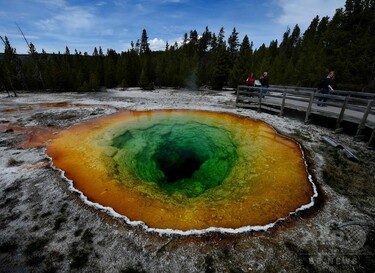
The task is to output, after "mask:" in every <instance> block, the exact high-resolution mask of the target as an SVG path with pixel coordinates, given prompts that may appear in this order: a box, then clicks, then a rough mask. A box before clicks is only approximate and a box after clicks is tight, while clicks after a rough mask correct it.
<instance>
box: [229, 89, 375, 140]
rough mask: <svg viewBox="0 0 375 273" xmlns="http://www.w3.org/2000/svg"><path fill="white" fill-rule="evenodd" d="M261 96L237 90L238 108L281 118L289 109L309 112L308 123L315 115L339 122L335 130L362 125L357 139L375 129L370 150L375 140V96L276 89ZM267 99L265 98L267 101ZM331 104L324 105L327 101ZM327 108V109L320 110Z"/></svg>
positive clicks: (257, 93)
mask: <svg viewBox="0 0 375 273" xmlns="http://www.w3.org/2000/svg"><path fill="white" fill-rule="evenodd" d="M266 90H267V93H266V94H262V93H261V87H253V86H246V85H239V86H238V87H237V97H236V106H237V107H248V108H255V109H257V110H258V111H261V110H262V109H264V110H268V111H273V112H277V113H278V114H279V115H280V116H282V115H283V114H284V111H285V109H295V110H298V111H302V112H305V123H308V122H309V121H310V115H311V114H317V115H321V116H326V117H330V118H334V119H336V125H335V130H336V132H340V131H341V130H342V128H341V125H342V122H343V121H344V120H345V121H349V122H352V123H355V124H358V127H357V132H356V134H355V138H357V139H360V138H362V137H363V135H362V132H363V129H364V128H366V127H367V128H370V129H372V134H371V136H370V139H369V141H368V146H372V144H373V142H374V138H375V94H372V93H361V92H353V91H343V90H335V91H334V92H333V93H331V94H328V95H325V94H322V93H320V92H318V91H317V89H315V88H306V87H295V86H278V85H272V86H270V87H269V88H267V89H266ZM263 95H264V97H263ZM325 99H326V100H327V101H325V102H324V100H325ZM320 104H323V106H320Z"/></svg>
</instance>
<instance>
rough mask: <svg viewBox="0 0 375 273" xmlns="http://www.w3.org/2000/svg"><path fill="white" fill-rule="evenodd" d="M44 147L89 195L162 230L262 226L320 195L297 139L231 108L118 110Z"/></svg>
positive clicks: (112, 209)
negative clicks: (207, 109) (225, 111)
mask: <svg viewBox="0 0 375 273" xmlns="http://www.w3.org/2000/svg"><path fill="white" fill-rule="evenodd" d="M47 154H48V155H49V156H50V157H51V158H52V161H53V166H54V167H55V168H57V169H60V170H62V171H63V173H64V176H65V177H66V178H67V179H68V180H69V181H71V183H72V184H71V185H72V187H73V188H74V190H76V191H78V192H80V193H81V194H82V197H83V199H84V200H85V201H86V202H88V203H89V204H91V205H94V206H96V207H98V208H100V209H104V210H106V211H107V212H109V213H110V214H113V215H114V216H116V217H123V218H124V219H125V220H126V221H127V222H128V223H129V224H134V225H142V226H144V227H145V228H146V229H148V230H153V231H155V230H156V231H158V232H176V233H182V234H190V233H201V232H206V231H211V230H221V231H224V232H242V231H246V230H262V229H267V228H269V227H271V226H272V225H274V223H275V222H277V221H279V220H280V219H283V218H285V217H287V216H289V215H290V214H291V213H294V212H296V211H298V210H302V209H307V208H309V207H311V206H313V204H314V198H315V197H316V196H317V191H316V187H315V185H314V183H313V181H312V179H311V176H310V174H309V173H308V171H307V167H306V161H305V158H304V155H303V152H302V149H301V147H300V145H299V144H298V143H297V142H295V141H293V140H291V139H289V138H287V137H285V136H282V135H280V134H278V133H277V132H276V131H275V130H274V129H273V128H272V127H270V126H269V125H267V124H265V123H264V122H261V121H258V120H253V119H250V118H246V117H240V116H237V115H233V114H228V113H218V112H208V111H194V110H154V111H141V112H137V111H124V112H120V113H117V114H114V115H111V116H107V117H103V118H99V119H96V120H91V121H88V122H84V123H81V124H78V125H76V126H73V127H71V128H70V129H67V130H65V131H62V133H61V135H60V136H59V137H57V138H56V139H55V140H53V141H52V142H51V143H50V144H49V146H48V148H47Z"/></svg>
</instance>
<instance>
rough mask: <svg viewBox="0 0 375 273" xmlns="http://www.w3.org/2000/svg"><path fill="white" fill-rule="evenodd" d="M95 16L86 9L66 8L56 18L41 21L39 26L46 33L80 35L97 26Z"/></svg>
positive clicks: (38, 23)
mask: <svg viewBox="0 0 375 273" xmlns="http://www.w3.org/2000/svg"><path fill="white" fill-rule="evenodd" d="M95 21H96V20H95V16H94V15H93V14H92V13H90V11H89V10H88V9H86V8H81V7H69V6H66V7H64V8H62V9H60V10H59V13H58V14H56V15H55V16H53V17H51V18H48V19H44V20H40V21H39V22H37V25H38V26H39V27H41V28H42V29H43V30H44V31H54V32H55V31H57V32H59V33H60V34H62V35H63V34H64V33H69V34H74V33H79V32H80V31H82V30H90V29H91V28H92V27H93V25H94V24H95Z"/></svg>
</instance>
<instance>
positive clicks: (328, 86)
mask: <svg viewBox="0 0 375 273" xmlns="http://www.w3.org/2000/svg"><path fill="white" fill-rule="evenodd" d="M334 78H335V71H331V72H329V73H328V75H327V77H326V78H324V79H323V80H322V82H321V89H320V93H322V94H324V95H328V94H329V93H330V92H332V91H333V88H332V80H333V79H334ZM326 101H327V98H322V97H321V98H319V103H318V106H326V104H325V103H324V102H326Z"/></svg>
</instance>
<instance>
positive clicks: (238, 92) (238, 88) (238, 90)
mask: <svg viewBox="0 0 375 273" xmlns="http://www.w3.org/2000/svg"><path fill="white" fill-rule="evenodd" d="M239 94H240V86H239V85H238V86H237V96H236V106H237V104H238V96H239Z"/></svg>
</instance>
